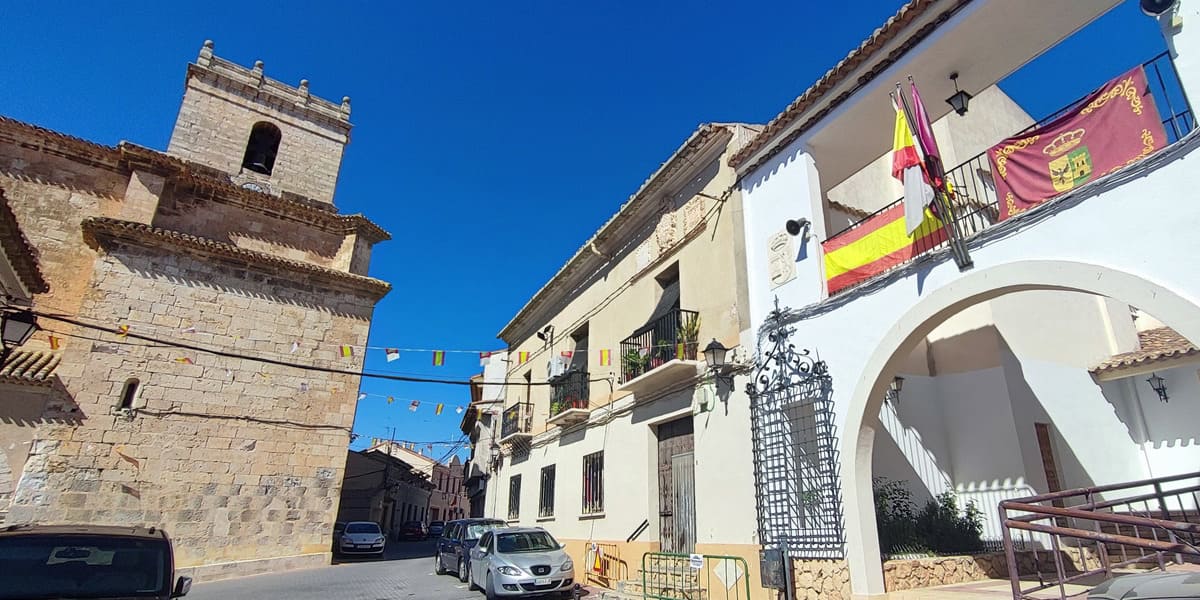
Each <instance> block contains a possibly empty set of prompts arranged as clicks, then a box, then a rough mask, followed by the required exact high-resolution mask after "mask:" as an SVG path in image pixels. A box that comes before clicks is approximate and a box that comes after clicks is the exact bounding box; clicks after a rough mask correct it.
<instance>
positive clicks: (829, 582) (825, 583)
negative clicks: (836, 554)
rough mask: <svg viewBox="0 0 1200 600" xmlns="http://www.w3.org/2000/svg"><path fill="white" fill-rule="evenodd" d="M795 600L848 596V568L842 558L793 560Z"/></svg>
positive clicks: (821, 599) (816, 599) (822, 599)
mask: <svg viewBox="0 0 1200 600" xmlns="http://www.w3.org/2000/svg"><path fill="white" fill-rule="evenodd" d="M792 572H793V573H794V577H795V579H794V580H793V581H795V588H796V600H818V599H820V600H825V599H827V598H828V599H832V598H850V569H849V568H848V567H847V566H846V561H844V560H794V561H792Z"/></svg>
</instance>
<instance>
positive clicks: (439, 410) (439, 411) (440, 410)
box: [433, 402, 446, 415]
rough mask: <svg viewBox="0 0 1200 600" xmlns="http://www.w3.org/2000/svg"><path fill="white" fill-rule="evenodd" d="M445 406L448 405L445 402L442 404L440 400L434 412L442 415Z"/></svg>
mask: <svg viewBox="0 0 1200 600" xmlns="http://www.w3.org/2000/svg"><path fill="white" fill-rule="evenodd" d="M445 407H446V405H445V404H442V403H440V402H439V403H438V405H437V408H435V409H433V414H435V415H440V414H442V409H443V408H445Z"/></svg>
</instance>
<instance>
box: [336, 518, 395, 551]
mask: <svg viewBox="0 0 1200 600" xmlns="http://www.w3.org/2000/svg"><path fill="white" fill-rule="evenodd" d="M386 544H387V539H386V538H385V537H384V535H383V530H382V529H380V528H379V524H378V523H374V522H371V521H350V522H349V523H346V528H345V529H344V530H342V535H341V537H340V538H339V539H338V554H343V555H349V554H360V555H361V554H370V555H375V556H383V550H384V548H385V547H386Z"/></svg>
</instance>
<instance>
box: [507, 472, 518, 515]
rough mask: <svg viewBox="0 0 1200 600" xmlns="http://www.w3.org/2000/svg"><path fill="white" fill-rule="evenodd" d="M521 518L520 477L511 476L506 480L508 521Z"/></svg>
mask: <svg viewBox="0 0 1200 600" xmlns="http://www.w3.org/2000/svg"><path fill="white" fill-rule="evenodd" d="M520 518H521V476H520V475H513V476H512V477H509V478H508V520H510V521H516V520H517V519H520Z"/></svg>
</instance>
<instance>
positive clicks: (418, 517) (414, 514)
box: [368, 438, 468, 523]
mask: <svg viewBox="0 0 1200 600" xmlns="http://www.w3.org/2000/svg"><path fill="white" fill-rule="evenodd" d="M368 449H369V450H373V451H377V452H382V453H384V454H390V455H392V456H395V457H397V458H399V459H400V460H403V461H405V462H407V463H410V464H412V465H413V467H414V468H415V469H416V470H417V471H418V472H420V473H423V474H425V475H426V476H428V477H429V481H430V483H431V484H432V485H433V487H434V491H433V494H432V495H431V496H430V498H429V503H428V505H426V506H424V507H420V508H418V507H415V506H414V507H411V508H410V510H408V511H405V513H404V520H405V521H423V522H425V523H429V522H432V521H448V520H450V519H460V518H462V517H465V516H466V514H467V508H468V504H467V499H466V495H465V494H464V492H463V487H462V462H461V461H460V460H459V459H458V456H453V457H452V458H451V460H450V462H449V463H443V462H439V461H438V460H437V459H436V458H434V457H433V456H432V455H430V454H426V452H432V450H431V449H430V448H429V447H421V446H420V445H419V444H414V443H411V442H409V443H401V442H392V441H389V440H382V439H378V438H376V439H372V440H371V446H370V447H369V448H368Z"/></svg>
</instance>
